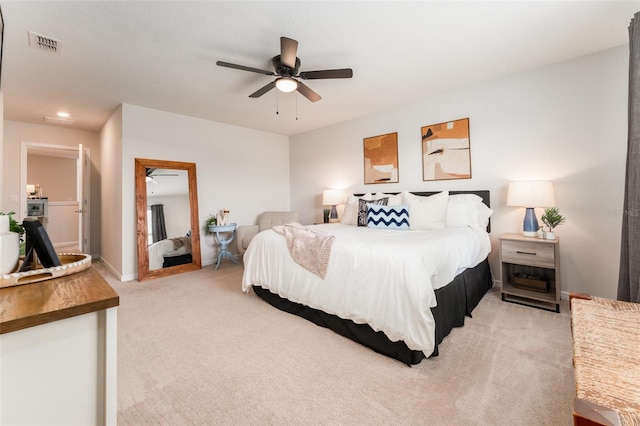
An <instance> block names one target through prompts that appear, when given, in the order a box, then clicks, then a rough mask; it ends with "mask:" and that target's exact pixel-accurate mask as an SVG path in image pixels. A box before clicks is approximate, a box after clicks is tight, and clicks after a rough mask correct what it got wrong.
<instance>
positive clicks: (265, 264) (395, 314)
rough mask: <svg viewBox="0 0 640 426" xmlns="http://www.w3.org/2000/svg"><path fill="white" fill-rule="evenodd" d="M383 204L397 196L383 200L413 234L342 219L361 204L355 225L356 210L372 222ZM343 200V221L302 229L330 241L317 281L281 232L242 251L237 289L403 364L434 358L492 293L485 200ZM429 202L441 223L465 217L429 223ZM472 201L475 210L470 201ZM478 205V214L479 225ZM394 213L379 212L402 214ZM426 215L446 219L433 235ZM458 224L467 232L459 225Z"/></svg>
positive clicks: (483, 196)
mask: <svg viewBox="0 0 640 426" xmlns="http://www.w3.org/2000/svg"><path fill="white" fill-rule="evenodd" d="M385 196H386V197H387V202H389V201H390V199H391V198H395V200H394V201H393V202H389V204H391V205H392V206H395V207H398V206H400V207H404V208H405V210H407V211H408V219H409V222H410V223H411V224H412V225H411V226H410V230H397V229H391V228H389V227H388V226H387V225H386V224H382V226H376V224H375V223H373V226H372V223H371V221H370V222H369V223H368V226H354V224H353V223H350V222H349V219H347V217H348V216H349V215H350V213H349V212H348V211H347V209H348V208H350V206H351V204H352V202H353V199H356V200H357V201H358V202H359V204H360V209H359V211H358V221H360V220H361V219H362V216H363V211H362V206H363V205H365V206H366V208H367V209H369V210H368V211H365V215H366V214H368V216H369V219H371V217H372V209H373V208H374V207H373V201H374V198H375V199H383V198H384V197H385ZM444 197H446V198H444ZM470 197H474V198H470ZM350 198H351V201H352V202H351V203H348V204H347V207H346V208H345V212H344V216H343V221H342V223H337V224H325V225H313V226H308V227H303V228H304V232H306V233H311V234H312V235H318V236H322V238H324V239H325V240H332V243H331V251H330V255H329V256H328V258H327V264H326V272H325V275H324V276H320V275H319V274H318V273H317V272H316V273H314V272H311V270H310V269H309V268H308V267H305V266H303V265H302V264H300V263H296V261H294V257H295V256H293V253H292V252H291V251H290V250H289V248H288V245H291V240H288V239H287V238H288V237H285V236H283V235H281V233H282V229H279V230H278V229H271V230H267V231H263V232H261V233H260V234H258V235H257V236H256V237H255V238H254V240H252V242H251V244H250V245H249V247H248V248H247V251H246V253H245V255H244V264H245V271H244V275H243V280H242V288H243V291H244V292H249V291H253V292H255V294H257V295H258V296H259V297H261V298H262V299H264V300H265V301H267V302H268V303H270V304H271V305H273V306H275V307H276V308H278V309H281V310H283V311H285V312H289V313H293V314H295V315H298V316H300V317H303V318H306V319H308V320H310V321H312V322H314V323H315V324H317V325H320V326H323V327H327V328H329V329H331V330H333V331H335V332H337V333H339V334H341V335H343V336H345V337H348V338H350V339H351V340H354V341H356V342H358V343H361V344H363V345H365V346H367V347H369V348H371V349H373V350H375V351H376V352H379V353H381V354H384V355H387V356H390V357H392V358H395V359H397V360H399V361H402V362H403V363H405V364H408V365H413V364H417V363H419V362H420V361H421V360H422V359H424V358H425V357H429V356H436V355H438V353H439V352H438V344H439V343H441V342H442V339H444V337H446V336H447V335H448V334H449V332H450V331H451V330H452V329H453V328H454V327H460V326H463V325H464V320H465V316H471V312H472V311H473V309H474V308H475V307H476V306H477V304H478V303H479V301H480V299H481V298H482V296H483V295H484V294H485V293H486V292H487V291H488V290H489V289H490V288H491V287H492V285H493V283H492V279H491V272H490V270H489V265H488V261H487V256H488V253H489V252H490V250H491V243H490V240H489V236H488V230H489V229H490V228H489V225H488V218H489V216H490V214H491V210H490V209H489V208H488V204H489V192H488V191H451V192H449V193H446V194H445V192H439V193H435V192H412V193H407V192H403V193H400V194H380V195H372V194H357V195H354V196H352V197H350ZM367 198H368V199H367ZM364 199H367V200H366V201H365V202H363V201H360V200H364ZM436 199H437V204H438V205H439V206H440V207H438V208H437V209H436V210H437V211H439V212H441V211H442V203H443V200H444V203H445V204H444V209H445V210H444V214H445V215H447V210H448V212H449V213H450V215H453V213H452V212H454V211H456V212H458V213H461V212H462V214H458V215H457V216H456V217H454V218H452V223H449V219H450V217H449V216H448V215H447V216H446V218H443V217H435V216H434V215H433V212H434V206H435V204H434V203H436ZM452 200H454V201H455V200H457V201H460V200H465V202H464V203H462V204H464V206H463V207H464V209H466V210H460V209H461V206H462V204H460V203H455V208H454V207H452V205H453V204H452V203H453V201H452ZM471 200H473V202H472V203H473V204H474V206H473V208H470V207H469V205H468V203H467V201H469V202H471ZM479 204H482V207H483V208H484V209H485V210H482V211H483V212H484V213H483V214H482V215H481V216H483V218H482V219H480V220H478V218H477V213H476V209H477V208H478V207H476V206H477V205H479ZM392 206H389V207H377V208H379V209H381V210H384V211H385V212H386V211H389V210H401V208H395V207H392ZM405 213H406V212H405ZM441 215H442V214H441V213H440V216H441ZM473 215H476V216H473ZM427 216H430V219H434V218H435V219H441V220H442V221H446V223H447V226H445V225H444V222H443V224H442V225H440V221H436V222H437V223H438V224H439V225H438V226H437V227H434V228H433V229H432V228H430V227H429V226H427V227H426V228H425V229H423V228H422V227H420V226H418V223H419V222H421V220H422V219H421V218H423V217H427ZM436 216H437V215H436ZM471 217H473V219H469V218H471ZM345 219H346V220H345ZM456 220H457V221H458V222H459V223H456ZM465 221H467V222H469V221H471V222H474V226H471V225H468V226H463V225H464V223H465ZM436 222H433V223H436ZM424 223H426V222H424ZM429 223H431V222H429ZM461 224H462V225H461ZM292 225H293V224H292ZM421 225H422V222H421ZM454 225H461V226H454ZM391 226H393V224H392V225H391ZM278 231H279V232H278ZM327 236H329V237H327ZM298 241H299V240H298ZM292 256H293V257H292ZM318 257H319V258H320V257H322V256H318Z"/></svg>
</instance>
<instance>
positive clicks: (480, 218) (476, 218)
mask: <svg viewBox="0 0 640 426" xmlns="http://www.w3.org/2000/svg"><path fill="white" fill-rule="evenodd" d="M492 214H493V210H491V209H490V208H489V207H487V205H486V204H484V203H483V202H482V198H481V197H479V196H477V195H475V194H456V195H451V196H449V202H448V207H447V221H446V224H447V227H448V228H460V227H467V226H468V227H471V228H474V229H484V228H486V227H487V225H488V224H489V217H491V215H492Z"/></svg>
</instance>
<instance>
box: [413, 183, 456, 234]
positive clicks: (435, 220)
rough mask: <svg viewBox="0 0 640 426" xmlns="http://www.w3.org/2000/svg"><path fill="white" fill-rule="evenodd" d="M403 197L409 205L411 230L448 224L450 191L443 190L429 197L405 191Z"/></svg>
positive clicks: (435, 227)
mask: <svg viewBox="0 0 640 426" xmlns="http://www.w3.org/2000/svg"><path fill="white" fill-rule="evenodd" d="M402 198H403V200H404V203H405V204H408V205H409V215H410V216H411V228H410V229H411V230H413V231H421V230H429V229H442V228H444V227H445V226H446V224H447V204H448V202H449V191H442V192H439V193H437V194H434V195H431V196H428V197H424V196H419V195H414V194H412V193H410V192H408V191H404V192H403V193H402Z"/></svg>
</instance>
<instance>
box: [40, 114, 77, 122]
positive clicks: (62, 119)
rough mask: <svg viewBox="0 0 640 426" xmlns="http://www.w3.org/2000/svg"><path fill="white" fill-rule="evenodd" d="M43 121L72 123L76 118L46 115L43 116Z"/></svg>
mask: <svg viewBox="0 0 640 426" xmlns="http://www.w3.org/2000/svg"><path fill="white" fill-rule="evenodd" d="M44 121H45V122H47V123H53V124H74V123H75V122H76V120H72V119H70V118H61V117H51V116H48V115H45V116H44Z"/></svg>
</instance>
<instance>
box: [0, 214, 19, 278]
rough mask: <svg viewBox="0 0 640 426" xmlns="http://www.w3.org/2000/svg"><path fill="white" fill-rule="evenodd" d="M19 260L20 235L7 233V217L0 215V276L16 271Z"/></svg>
mask: <svg viewBox="0 0 640 426" xmlns="http://www.w3.org/2000/svg"><path fill="white" fill-rule="evenodd" d="M19 258H20V235H18V234H17V233H16V232H9V216H7V215H0V275H5V274H9V273H11V272H14V271H15V270H16V267H17V266H18V259H19Z"/></svg>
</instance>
